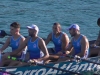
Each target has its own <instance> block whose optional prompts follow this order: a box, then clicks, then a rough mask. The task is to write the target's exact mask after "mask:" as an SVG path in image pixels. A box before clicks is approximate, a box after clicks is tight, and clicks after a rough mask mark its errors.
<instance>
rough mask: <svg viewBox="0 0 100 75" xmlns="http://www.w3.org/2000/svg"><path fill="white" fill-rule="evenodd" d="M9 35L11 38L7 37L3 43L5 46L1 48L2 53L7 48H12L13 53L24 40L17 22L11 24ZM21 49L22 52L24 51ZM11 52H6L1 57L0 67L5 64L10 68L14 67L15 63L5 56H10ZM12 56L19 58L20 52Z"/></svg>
mask: <svg viewBox="0 0 100 75" xmlns="http://www.w3.org/2000/svg"><path fill="white" fill-rule="evenodd" d="M1 32H2V31H1ZM10 33H11V36H9V37H8V38H7V40H6V42H5V44H4V45H3V46H2V48H1V49H0V50H1V52H3V51H4V50H5V49H6V48H7V47H8V46H10V47H11V48H12V52H14V51H15V50H16V49H18V47H19V46H20V45H21V44H22V42H23V41H24V40H25V38H24V37H23V36H22V35H21V34H20V24H19V23H17V22H13V23H12V24H11V25H10ZM24 49H25V48H23V49H22V50H24ZM12 52H7V53H5V54H4V55H3V57H2V63H1V64H0V65H1V66H3V65H5V64H7V65H10V66H13V65H15V63H16V62H15V61H12V60H9V59H8V58H7V56H9V55H10V53H12ZM14 56H17V57H21V51H20V52H19V53H16V54H15V55H14Z"/></svg>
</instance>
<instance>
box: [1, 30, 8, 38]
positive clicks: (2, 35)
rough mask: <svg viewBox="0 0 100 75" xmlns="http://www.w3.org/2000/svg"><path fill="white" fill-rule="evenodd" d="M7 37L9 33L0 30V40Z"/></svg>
mask: <svg viewBox="0 0 100 75" xmlns="http://www.w3.org/2000/svg"><path fill="white" fill-rule="evenodd" d="M6 35H7V33H6V32H5V31H4V30H0V38H3V37H5V36H6Z"/></svg>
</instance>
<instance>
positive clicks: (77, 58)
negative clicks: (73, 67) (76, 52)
mask: <svg viewBox="0 0 100 75" xmlns="http://www.w3.org/2000/svg"><path fill="white" fill-rule="evenodd" d="M64 56H66V57H69V58H75V57H74V56H72V55H64ZM76 60H81V61H85V62H89V63H94V64H97V65H100V63H97V62H93V61H90V60H87V59H83V58H79V57H76Z"/></svg>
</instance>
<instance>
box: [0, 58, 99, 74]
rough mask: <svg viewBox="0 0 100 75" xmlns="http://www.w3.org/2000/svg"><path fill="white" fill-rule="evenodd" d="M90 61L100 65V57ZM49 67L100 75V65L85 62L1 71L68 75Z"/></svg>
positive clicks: (66, 62)
mask: <svg viewBox="0 0 100 75" xmlns="http://www.w3.org/2000/svg"><path fill="white" fill-rule="evenodd" d="M88 60H91V61H94V62H98V63H100V57H92V58H88ZM48 66H52V67H56V68H60V69H64V70H66V71H71V72H76V73H80V74H83V73H85V74H84V75H92V74H91V73H95V74H100V65H98V64H94V63H89V62H85V61H65V62H60V63H49V64H46V66H44V65H43V66H41V65H34V66H33V65H26V66H21V67H1V68H0V69H1V70H2V71H5V72H10V73H14V74H16V75H66V74H67V72H65V71H64V72H63V71H61V70H57V69H53V68H48ZM86 73H88V74H86ZM69 74H70V72H69ZM69 74H68V75H69ZM70 75H72V74H70Z"/></svg>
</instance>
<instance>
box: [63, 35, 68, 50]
mask: <svg viewBox="0 0 100 75" xmlns="http://www.w3.org/2000/svg"><path fill="white" fill-rule="evenodd" d="M68 45H69V37H68V36H67V34H63V35H62V52H64V51H66V48H67V47H68Z"/></svg>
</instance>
